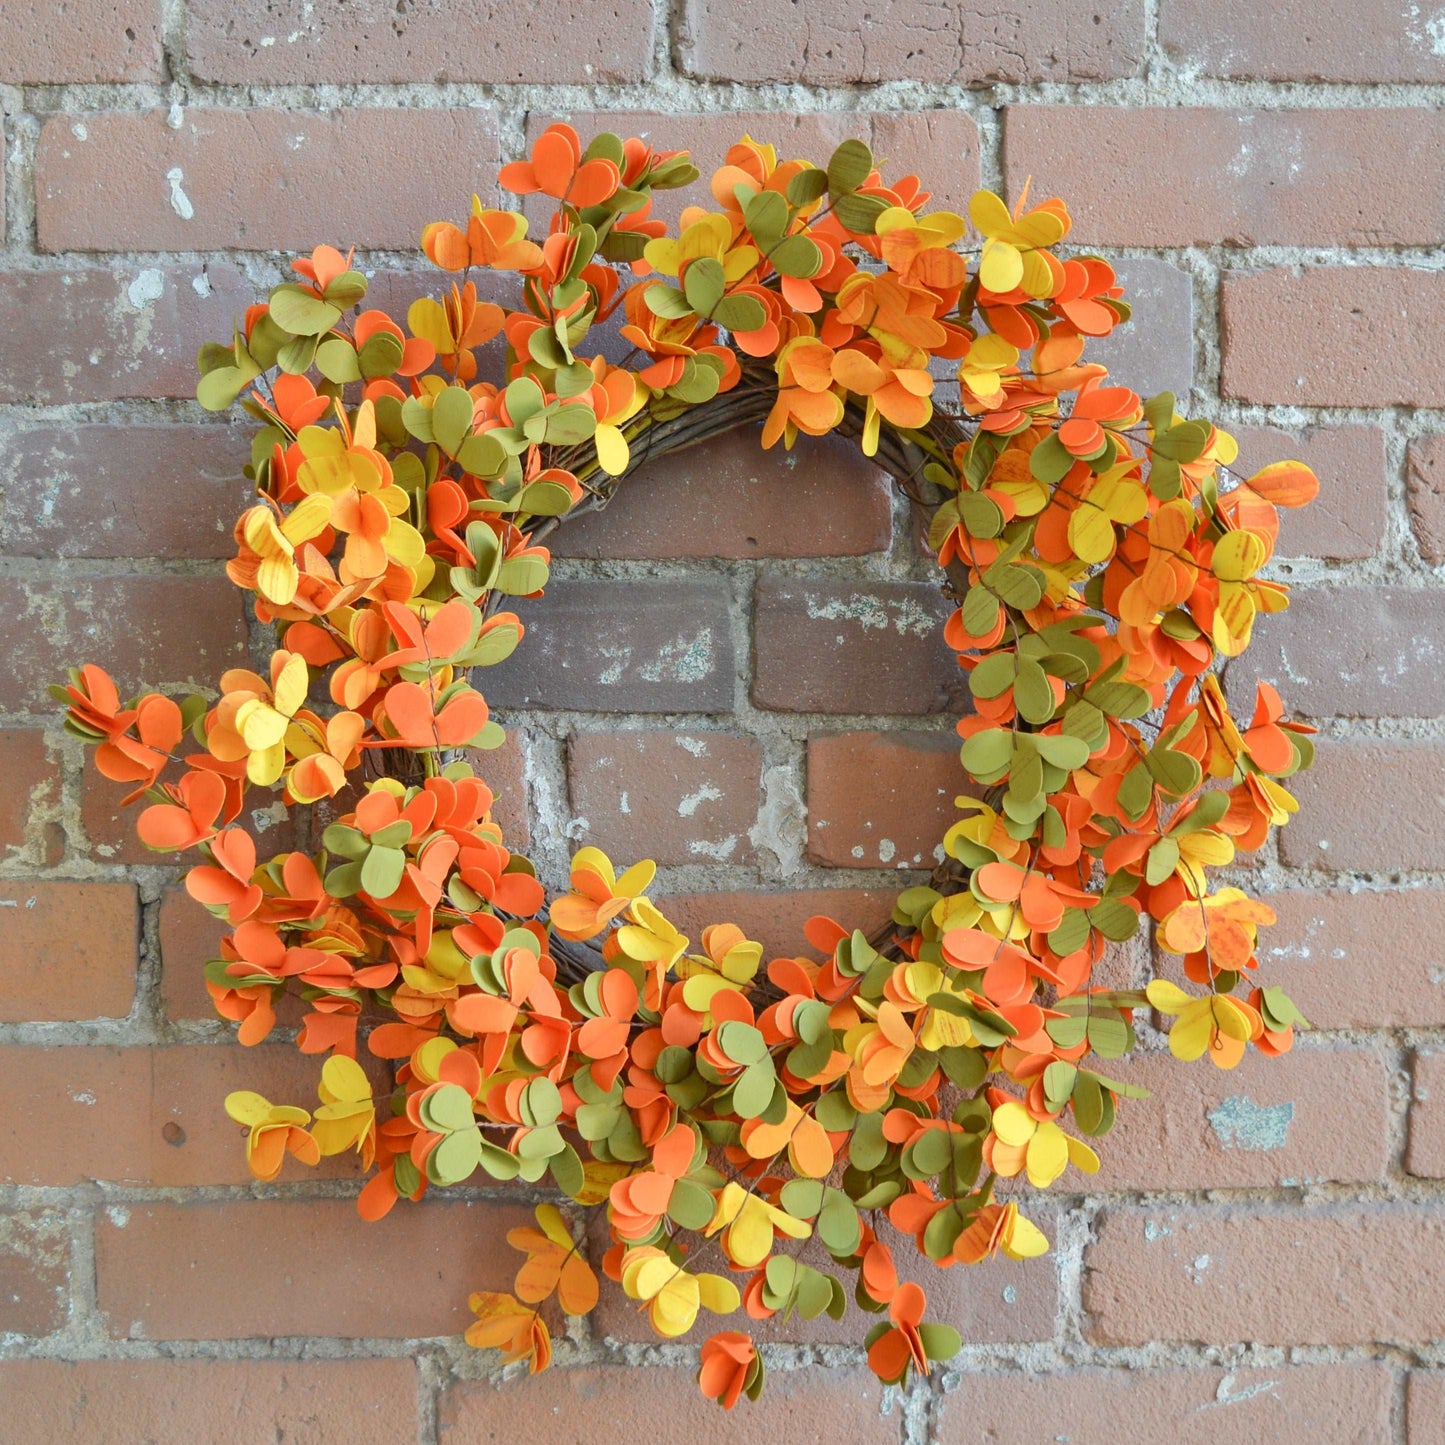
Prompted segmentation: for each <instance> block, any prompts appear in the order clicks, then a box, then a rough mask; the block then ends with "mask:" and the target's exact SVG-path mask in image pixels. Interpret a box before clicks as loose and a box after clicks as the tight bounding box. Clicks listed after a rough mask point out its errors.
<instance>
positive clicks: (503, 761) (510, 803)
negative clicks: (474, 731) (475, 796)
mask: <svg viewBox="0 0 1445 1445" xmlns="http://www.w3.org/2000/svg"><path fill="white" fill-rule="evenodd" d="M526 746H527V745H526V743H525V742H524V741H523V738H522V735H521V733H519V732H517V730H516V729H515V728H508V729H507V740H506V742H504V743H503V744H502V746H501V747H499V748H492V749H490V750H489V751H487V752H482V751H481V750H480V749H472V750H469V751H468V753H467V761H468V762H470V763H471V765H472V770H473V772H475V773H476V775H477V776H478V777H479V778H480V779H481V780H482V781H483V782H484V783H485V784H486V785H487V786H488V787H489V788H490V789H491V790H492V795H493V802H492V817H493V818H494V819H495V820H496V821H497V822H498V823H500V824H501V825H502V833H503V836H504V837H505V838H506V841H507V847H509V848H510V849H511V850H512V851H513V852H514V853H517V852H521V851H522V850H524V849H525V848H526V846H527V844H528V843H530V842H531V841H532V831H531V827H530V825H529V823H528V819H527V781H526V773H527V755H526Z"/></svg>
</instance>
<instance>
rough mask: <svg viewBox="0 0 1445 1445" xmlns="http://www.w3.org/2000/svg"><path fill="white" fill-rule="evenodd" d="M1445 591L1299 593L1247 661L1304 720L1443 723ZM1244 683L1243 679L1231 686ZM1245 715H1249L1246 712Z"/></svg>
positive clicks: (1325, 589) (1250, 693)
mask: <svg viewBox="0 0 1445 1445" xmlns="http://www.w3.org/2000/svg"><path fill="white" fill-rule="evenodd" d="M1442 657H1445V592H1438V591H1433V592H1432V591H1425V590H1423V589H1421V588H1418V587H1329V586H1319V587H1297V588H1296V589H1295V590H1294V591H1293V592H1292V593H1291V594H1290V604H1289V610H1288V611H1287V612H1285V613H1283V614H1281V615H1279V616H1275V617H1264V618H1261V619H1260V620H1259V622H1258V623H1257V625H1256V626H1255V629H1254V641H1253V644H1252V645H1251V647H1250V650H1249V653H1248V656H1247V657H1246V658H1244V659H1243V661H1244V664H1245V668H1247V670H1248V672H1249V675H1250V678H1251V681H1250V682H1249V683H1248V684H1247V685H1246V686H1245V687H1244V689H1243V693H1242V694H1241V696H1242V697H1243V698H1246V699H1247V700H1248V705H1249V706H1251V707H1252V704H1253V700H1254V687H1253V682H1252V679H1253V678H1255V677H1258V678H1261V679H1263V680H1264V681H1266V682H1272V683H1274V684H1275V686H1276V687H1278V688H1279V691H1280V695H1281V696H1282V697H1283V698H1284V700H1285V706H1286V707H1288V708H1289V710H1290V712H1291V713H1292V714H1293V715H1295V716H1297V717H1314V718H1328V717H1439V716H1440V715H1441V714H1442V713H1445V669H1442V668H1441V666H1440V661H1441V659H1442ZM1232 680H1233V681H1235V682H1236V687H1233V688H1231V689H1230V692H1231V695H1232V696H1233V695H1235V694H1236V693H1237V692H1238V686H1237V684H1238V683H1240V682H1243V681H1244V679H1243V678H1240V677H1239V676H1238V674H1236V675H1235V677H1234V678H1233V679H1232ZM1241 710H1243V709H1241Z"/></svg>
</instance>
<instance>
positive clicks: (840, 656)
mask: <svg viewBox="0 0 1445 1445" xmlns="http://www.w3.org/2000/svg"><path fill="white" fill-rule="evenodd" d="M755 611H756V621H755V627H756V632H755V635H754V641H753V666H754V677H753V701H754V703H756V704H757V706H758V707H763V708H768V709H770V710H771V711H773V712H827V713H879V714H885V713H896V714H909V715H915V716H916V715H919V714H930V713H936V712H941V711H944V710H949V709H955V710H956V709H957V708H958V707H959V706H961V705H962V702H963V699H964V698H965V697H966V696H967V693H968V689H967V686H966V684H965V682H964V678H963V674H962V673H961V672H960V671H959V669H958V664H957V660H956V659H955V657H954V653H953V649H952V648H950V647H949V646H948V644H947V643H945V642H944V640H943V623H944V620H945V619H946V618H947V616H948V614H949V611H950V608H949V606H948V604H947V603H946V602H945V601H944V599H943V597H942V596H941V595H940V594H939V591H938V588H936V587H934V586H932V585H931V584H929V583H926V582H876V583H875V582H869V581H866V580H860V581H859V582H858V583H857V584H856V585H855V584H850V583H840V582H833V581H823V580H818V581H796V580H794V579H792V578H782V577H764V578H762V579H761V580H760V581H759V582H758V586H757V596H756V603H755Z"/></svg>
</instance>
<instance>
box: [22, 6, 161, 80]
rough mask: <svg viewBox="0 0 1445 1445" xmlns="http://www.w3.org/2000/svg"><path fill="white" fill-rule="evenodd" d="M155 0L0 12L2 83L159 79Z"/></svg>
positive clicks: (158, 20)
mask: <svg viewBox="0 0 1445 1445" xmlns="http://www.w3.org/2000/svg"><path fill="white" fill-rule="evenodd" d="M164 74H165V71H164V67H163V60H162V56H161V27H160V7H159V6H158V5H157V4H156V3H155V0H78V3H71V4H67V5H64V6H60V5H6V6H5V7H4V9H3V10H0V81H3V82H4V83H5V84H6V85H25V84H32V85H58V84H64V83H69V82H78V83H81V84H84V83H85V82H87V81H97V80H161V79H163V78H164Z"/></svg>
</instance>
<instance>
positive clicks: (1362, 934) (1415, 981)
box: [1258, 791, 1445, 1029]
mask: <svg viewBox="0 0 1445 1445" xmlns="http://www.w3.org/2000/svg"><path fill="white" fill-rule="evenodd" d="M1357 796H1358V791H1357ZM1310 817H1311V818H1312V817H1313V814H1311V815H1310ZM1295 826H1296V827H1299V828H1304V829H1306V830H1308V829H1309V827H1310V826H1311V824H1310V822H1309V821H1308V820H1305V821H1302V822H1299V823H1296V824H1295ZM1286 832H1288V830H1286ZM1300 836H1301V837H1305V838H1308V837H1309V836H1310V835H1309V833H1308V831H1306V832H1305V833H1303V834H1301V835H1300ZM1265 902H1266V903H1268V904H1269V906H1270V907H1271V908H1273V909H1274V911H1275V914H1276V916H1277V918H1278V922H1277V923H1275V924H1274V925H1273V926H1271V927H1269V928H1266V929H1264V930H1262V931H1261V933H1260V939H1259V944H1260V946H1259V953H1258V956H1259V961H1260V972H1261V974H1262V976H1263V982H1265V983H1268V984H1278V985H1279V987H1281V988H1283V989H1284V990H1285V992H1286V993H1288V994H1289V996H1290V997H1291V998H1292V999H1294V1000H1295V1002H1296V1003H1297V1004H1299V1006H1300V1011H1301V1012H1302V1013H1303V1014H1304V1015H1305V1017H1306V1018H1308V1019H1309V1021H1310V1023H1312V1024H1313V1025H1314V1026H1315V1027H1316V1028H1322V1029H1343V1028H1363V1029H1368V1028H1418V1027H1431V1026H1438V1025H1442V1024H1445V987H1442V986H1441V984H1440V983H1439V982H1437V979H1439V978H1445V947H1442V945H1441V943H1440V941H1439V940H1441V939H1445V892H1442V891H1440V890H1439V889H1436V888H1395V889H1390V890H1389V891H1387V892H1382V893H1358V892H1346V891H1344V890H1341V891H1339V892H1335V893H1326V892H1313V891H1311V892H1300V893H1295V892H1290V893H1271V894H1269V895H1268V896H1267V897H1266V898H1265ZM1388 939H1396V940H1405V939H1408V940H1410V946H1409V947H1403V948H1391V947H1388V946H1385V947H1382V946H1381V944H1382V940H1388Z"/></svg>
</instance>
